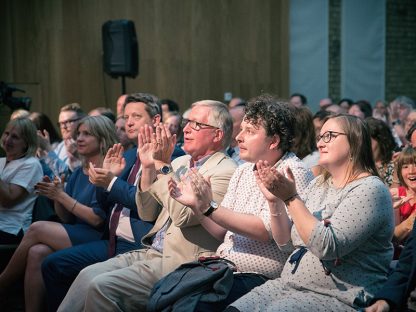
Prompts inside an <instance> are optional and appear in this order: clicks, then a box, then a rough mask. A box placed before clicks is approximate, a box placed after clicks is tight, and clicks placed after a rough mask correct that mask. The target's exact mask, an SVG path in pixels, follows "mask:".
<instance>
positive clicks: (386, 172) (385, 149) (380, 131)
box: [365, 117, 398, 187]
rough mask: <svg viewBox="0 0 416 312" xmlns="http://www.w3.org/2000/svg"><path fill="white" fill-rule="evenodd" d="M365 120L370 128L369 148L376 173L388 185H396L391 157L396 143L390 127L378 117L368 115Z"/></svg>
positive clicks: (395, 175)
mask: <svg viewBox="0 0 416 312" xmlns="http://www.w3.org/2000/svg"><path fill="white" fill-rule="evenodd" d="M365 120H366V122H367V125H368V128H369V130H370V136H371V149H372V151H373V158H374V162H375V163H376V167H377V171H378V174H379V175H380V177H381V178H382V179H383V181H384V183H386V184H387V185H388V186H389V187H396V186H398V181H397V174H396V173H395V170H394V162H393V160H392V157H393V153H394V151H395V149H396V148H397V144H396V141H395V140H394V137H393V134H392V132H391V129H390V127H389V126H388V125H387V124H386V123H385V122H384V121H382V120H380V119H376V118H374V117H368V118H366V119H365Z"/></svg>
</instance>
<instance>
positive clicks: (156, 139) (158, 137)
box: [152, 123, 176, 164]
mask: <svg viewBox="0 0 416 312" xmlns="http://www.w3.org/2000/svg"><path fill="white" fill-rule="evenodd" d="M152 143H153V147H154V148H153V155H152V156H153V159H154V160H155V162H159V163H162V164H168V163H170V158H171V156H172V153H173V150H174V149H175V144H176V134H174V135H172V134H171V133H170V131H169V127H168V126H167V125H164V124H162V123H159V124H158V125H157V126H156V132H155V133H153V136H152Z"/></svg>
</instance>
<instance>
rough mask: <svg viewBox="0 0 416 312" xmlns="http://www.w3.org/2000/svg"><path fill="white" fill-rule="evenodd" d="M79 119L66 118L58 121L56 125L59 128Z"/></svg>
mask: <svg viewBox="0 0 416 312" xmlns="http://www.w3.org/2000/svg"><path fill="white" fill-rule="evenodd" d="M78 120H80V118H75V119H68V120H65V121H60V122H58V123H57V126H58V127H59V128H67V127H68V126H69V125H72V124H73V123H74V122H75V121H78Z"/></svg>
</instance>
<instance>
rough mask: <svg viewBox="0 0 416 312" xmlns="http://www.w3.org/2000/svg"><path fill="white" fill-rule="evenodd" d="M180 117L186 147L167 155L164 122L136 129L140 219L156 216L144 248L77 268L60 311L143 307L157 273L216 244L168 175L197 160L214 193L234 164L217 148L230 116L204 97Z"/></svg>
mask: <svg viewBox="0 0 416 312" xmlns="http://www.w3.org/2000/svg"><path fill="white" fill-rule="evenodd" d="M185 123H186V125H185V127H184V138H185V143H184V146H183V149H184V150H185V152H187V153H188V154H189V155H186V156H182V157H179V158H177V159H175V160H174V161H173V162H172V163H171V162H170V156H171V154H172V152H173V149H174V146H175V143H176V142H175V136H171V135H170V133H169V131H167V130H166V129H165V127H164V126H163V125H159V126H158V127H157V128H156V133H152V131H151V130H152V129H151V128H150V127H148V126H145V127H143V128H142V129H141V132H140V135H139V157H140V161H141V165H142V175H141V177H140V189H138V191H137V194H136V202H137V206H138V212H139V216H140V217H141V219H142V220H145V221H148V222H154V221H155V225H154V227H153V228H152V229H151V230H150V232H149V233H148V234H147V235H146V236H144V238H143V239H142V243H143V245H144V246H146V248H144V249H140V250H136V251H133V252H129V253H125V254H123V255H120V256H118V257H115V258H113V259H110V260H107V261H105V262H102V263H97V264H94V265H91V266H89V267H87V268H85V269H84V270H82V271H81V272H80V274H79V275H78V277H77V278H76V279H75V281H74V283H73V284H72V286H71V288H70V290H69V291H68V294H67V296H66V297H65V299H64V300H63V302H62V304H61V306H60V307H59V311H82V310H87V311H93V310H95V311H104V310H138V311H143V310H145V308H146V304H147V301H148V297H149V294H150V291H151V289H152V287H153V285H154V284H155V283H156V282H157V281H158V280H159V279H161V278H162V277H163V276H165V275H166V274H168V273H170V272H171V271H173V270H174V269H175V268H176V267H177V266H179V265H180V264H182V263H185V262H189V261H192V260H195V259H197V258H198V257H199V256H209V255H212V254H213V253H214V252H215V250H216V248H217V247H218V245H219V241H218V240H217V239H216V238H215V237H213V236H211V235H210V234H209V232H207V231H206V229H205V228H204V227H203V226H202V225H201V224H200V222H199V217H198V216H197V215H196V214H195V213H194V212H193V211H192V209H190V208H189V207H186V206H183V205H181V204H179V203H178V202H177V201H175V200H173V199H172V198H171V197H170V196H169V191H168V180H169V179H170V178H171V177H172V176H173V175H176V176H180V175H181V174H183V173H185V172H186V171H187V170H188V168H189V167H196V168H198V171H199V172H200V173H201V174H202V175H204V176H210V177H211V185H212V190H213V193H214V195H213V198H214V200H216V201H221V200H222V198H223V196H224V194H225V191H226V189H227V186H228V182H229V180H230V178H231V176H232V174H233V173H234V170H235V168H236V164H235V162H234V161H233V160H231V159H230V158H228V157H227V156H226V155H225V154H224V152H223V151H224V149H225V148H226V147H227V146H228V145H229V143H230V140H231V128H232V120H231V116H230V113H229V112H228V109H227V107H226V106H225V105H224V104H223V103H221V102H216V101H210V100H206V101H200V102H196V103H194V104H193V105H192V110H191V112H190V114H189V119H188V120H185Z"/></svg>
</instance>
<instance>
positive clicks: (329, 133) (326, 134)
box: [316, 131, 347, 143]
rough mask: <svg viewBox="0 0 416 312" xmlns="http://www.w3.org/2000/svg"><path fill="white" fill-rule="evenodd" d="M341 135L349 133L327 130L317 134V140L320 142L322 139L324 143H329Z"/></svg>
mask: <svg viewBox="0 0 416 312" xmlns="http://www.w3.org/2000/svg"><path fill="white" fill-rule="evenodd" d="M339 135H347V134H346V133H343V132H337V131H325V132H324V133H323V134H322V135H321V134H318V135H317V136H316V142H317V143H318V142H319V141H320V140H321V139H322V141H323V142H324V143H329V142H331V141H333V140H334V139H335V138H336V137H338V136H339ZM326 138H327V139H326Z"/></svg>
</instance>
